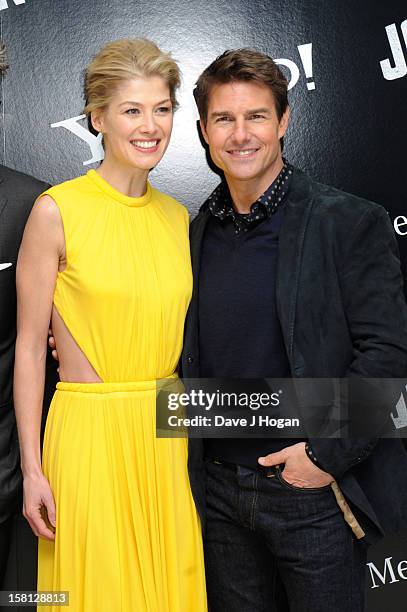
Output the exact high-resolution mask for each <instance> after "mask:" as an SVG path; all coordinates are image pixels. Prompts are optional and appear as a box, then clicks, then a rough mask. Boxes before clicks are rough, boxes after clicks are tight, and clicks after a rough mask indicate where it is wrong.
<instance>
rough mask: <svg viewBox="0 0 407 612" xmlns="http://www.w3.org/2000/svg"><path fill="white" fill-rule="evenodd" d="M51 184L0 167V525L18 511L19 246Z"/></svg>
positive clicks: (51, 377)
mask: <svg viewBox="0 0 407 612" xmlns="http://www.w3.org/2000/svg"><path fill="white" fill-rule="evenodd" d="M47 188H48V185H46V184H45V183H42V182H40V181H37V180H36V179H34V178H32V177H30V176H27V175H25V174H21V173H20V172H16V171H15V170H11V169H9V168H6V167H5V166H0V264H5V263H11V264H12V265H11V266H10V267H8V268H4V269H0V523H1V522H2V521H4V520H6V519H7V518H8V517H9V516H10V515H11V514H12V513H13V512H14V511H15V509H16V504H18V503H19V501H20V497H21V472H20V467H19V462H20V458H19V450H18V439H17V430H16V422H15V416H14V407H13V397H12V394H13V367H14V350H15V341H16V306H17V304H16V284H15V282H16V264H17V255H18V249H19V247H20V243H21V239H22V236H23V231H24V227H25V224H26V221H27V218H28V215H29V214H30V211H31V208H32V205H33V203H34V201H35V199H36V197H38V195H39V194H40V193H41V192H42V191H44V190H45V189H47ZM52 361H53V360H52V358H51V359H48V361H47V382H46V392H45V395H44V397H45V399H44V405H48V403H49V400H50V395H51V392H52V390H53V388H55V383H56V381H57V373H56V364H54V363H52Z"/></svg>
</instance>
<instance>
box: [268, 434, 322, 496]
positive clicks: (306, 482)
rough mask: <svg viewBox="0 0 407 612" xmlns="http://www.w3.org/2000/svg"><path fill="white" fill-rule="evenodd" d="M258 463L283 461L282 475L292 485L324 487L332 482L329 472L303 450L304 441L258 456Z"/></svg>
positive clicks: (279, 462) (278, 462) (273, 463)
mask: <svg viewBox="0 0 407 612" xmlns="http://www.w3.org/2000/svg"><path fill="white" fill-rule="evenodd" d="M258 461H259V463H260V465H263V466H266V467H268V466H272V465H280V464H281V463H284V466H285V467H284V470H283V472H282V476H283V478H284V480H286V481H287V482H288V483H289V484H291V485H293V487H300V488H304V489H307V488H311V489H312V488H317V487H324V486H325V485H329V484H330V483H331V482H333V480H334V478H333V476H331V474H328V473H327V472H324V471H323V470H320V469H319V467H317V466H316V465H315V464H314V463H313V462H312V461H311V459H310V458H309V457H308V456H307V453H306V452H305V442H298V444H293V445H292V446H287V447H286V448H283V449H282V450H281V451H279V452H278V453H271V454H270V455H267V456H266V457H259V459H258Z"/></svg>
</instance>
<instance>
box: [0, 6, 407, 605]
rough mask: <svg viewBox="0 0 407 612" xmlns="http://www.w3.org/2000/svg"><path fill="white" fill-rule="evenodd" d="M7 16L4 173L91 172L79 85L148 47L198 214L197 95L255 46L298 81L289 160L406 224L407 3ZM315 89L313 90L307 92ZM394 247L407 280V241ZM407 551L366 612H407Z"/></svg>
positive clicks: (173, 182)
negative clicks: (130, 46)
mask: <svg viewBox="0 0 407 612" xmlns="http://www.w3.org/2000/svg"><path fill="white" fill-rule="evenodd" d="M20 1H22V0H20ZM1 4H2V5H3V8H2V9H1V10H0V20H1V31H2V37H3V38H4V40H5V42H6V44H7V47H8V52H9V60H10V64H11V68H10V71H9V74H8V75H7V77H6V79H4V81H3V84H2V102H3V109H2V110H3V121H2V124H1V133H0V137H1V138H0V160H1V162H2V163H5V164H6V165H9V166H11V167H14V168H16V169H18V170H21V171H24V172H27V173H29V174H32V175H34V176H37V177H38V178H41V179H43V180H46V181H48V182H51V183H57V182H60V181H62V180H66V179H68V178H71V177H73V176H77V175H78V174H81V173H83V172H85V171H86V170H87V169H88V167H89V166H84V165H83V162H84V161H86V160H88V159H90V158H91V154H90V148H89V146H88V145H87V144H86V143H85V142H84V141H82V140H80V139H79V138H78V137H77V136H75V135H74V134H72V133H71V132H69V131H67V130H65V129H63V128H60V127H59V128H51V127H50V125H51V124H53V123H56V122H59V121H63V120H66V119H68V118H71V117H76V116H78V115H80V114H81V112H82V108H83V100H82V72H83V69H84V68H85V66H86V65H87V63H88V61H89V59H90V57H91V56H92V55H93V54H94V53H96V52H97V51H98V50H99V49H100V47H101V46H102V45H103V44H104V43H106V42H107V41H109V40H113V39H116V38H121V37H139V36H145V37H148V38H151V39H153V40H154V41H156V42H157V43H158V44H159V45H160V46H161V47H162V48H164V49H165V50H171V51H172V52H173V54H174V56H175V57H176V58H177V59H178V60H179V61H180V64H181V67H182V70H183V75H184V81H183V88H182V91H181V95H180V102H181V108H180V110H179V111H178V112H177V114H176V119H175V125H174V135H173V140H172V143H171V145H170V148H169V150H168V153H167V155H166V157H165V159H164V160H163V162H162V163H161V164H160V165H159V166H158V167H157V168H156V169H155V170H154V171H153V172H152V175H151V179H152V182H153V183H154V185H156V186H157V187H158V188H159V189H162V190H164V191H166V192H168V193H170V194H171V195H173V196H174V197H176V198H178V199H179V200H181V201H182V202H184V203H185V204H186V205H187V206H188V207H189V209H190V210H191V212H196V210H197V209H198V207H199V205H200V204H201V203H202V201H203V199H204V198H205V196H206V195H207V194H208V193H209V192H210V191H211V189H213V187H214V186H215V185H216V183H217V181H218V177H217V176H216V175H215V174H214V173H213V172H211V170H210V169H209V168H208V167H207V165H206V163H205V152H204V150H203V149H202V147H201V145H200V143H199V138H198V135H197V131H196V127H195V122H196V119H197V114H196V110H195V107H194V103H193V99H192V94H191V90H192V86H193V83H194V81H195V80H196V78H197V76H198V75H199V73H200V72H201V70H202V69H203V68H204V67H205V66H206V65H207V64H208V63H209V62H210V61H211V60H213V59H214V57H215V56H216V55H218V54H219V53H221V52H222V51H223V50H224V49H225V48H232V47H241V46H252V47H256V48H258V49H260V50H263V51H265V52H267V53H269V54H270V55H272V56H273V57H274V58H276V59H277V58H279V59H282V58H283V59H288V60H291V61H292V62H294V63H295V64H296V66H297V68H298V70H299V80H298V82H297V84H296V85H295V86H294V87H293V88H292V90H291V91H290V101H291V106H292V120H291V126H290V129H289V132H288V135H287V137H286V143H285V152H286V156H287V157H288V158H289V159H290V160H291V161H292V162H293V163H294V164H297V165H298V166H300V167H302V168H303V169H305V170H306V171H308V172H309V173H310V174H311V175H313V176H314V177H316V178H318V179H320V180H321V181H324V182H327V183H330V184H332V185H335V186H337V187H339V188H341V189H345V190H347V191H351V192H353V193H356V194H358V195H360V196H363V197H367V198H369V199H372V200H375V201H377V202H379V203H381V204H383V205H384V206H385V207H386V208H387V209H388V211H389V213H390V215H391V217H392V218H394V217H397V216H398V215H407V202H406V193H407V178H406V177H407V172H406V170H405V157H406V156H405V154H404V151H405V147H406V142H407V104H406V94H407V89H406V84H407V76H405V75H403V66H402V59H403V58H404V59H405V58H407V48H406V42H407V21H406V24H404V26H403V28H404V29H403V30H402V27H401V24H402V23H403V22H404V21H405V20H407V5H406V3H405V1H404V0H403V1H402V0H398V1H397V0H389V1H388V2H386V3H383V2H382V1H381V0H341V2H331V1H328V0H325V1H323V0H307V1H305V0H302V1H300V0H287V1H285V2H283V1H279V0H269V1H267V2H265V1H260V0H240V1H239V0H237V1H236V0H235V1H233V0H229V1H228V2H226V1H225V2H220V1H214V0H209V1H206V2H202V1H197V0H189V1H188V2H182V1H181V0H179V1H175V2H166V3H163V2H159V1H158V0H148V1H147V0H139V1H132V0H122V1H119V0H116V1H114V0H110V1H109V0H103V1H101V0H99V1H98V0H88V1H85V0H70V1H69V2H67V1H66V2H65V1H61V0H26V1H25V3H22V4H18V5H16V4H15V3H14V2H13V0H8V2H5V0H0V5H1ZM7 4H8V8H6V5H7ZM390 24H394V28H395V31H396V32H397V40H398V42H399V49H400V50H401V51H400V52H401V55H400V54H399V56H398V62H399V63H400V66H401V68H400V75H401V76H400V77H399V78H397V79H392V80H388V79H385V78H384V75H383V72H382V68H381V66H380V61H381V60H385V59H386V58H389V60H390V66H394V63H395V60H394V58H393V54H392V51H391V49H390V45H389V39H388V36H387V34H386V30H385V27H386V26H389V25H390ZM403 32H405V36H403ZM394 40H396V39H394ZM397 40H396V42H397ZM307 43H312V77H311V78H308V79H307V78H306V73H305V68H304V65H303V63H302V61H301V58H300V55H299V51H298V46H299V45H304V44H307ZM284 70H285V71H286V73H287V76H290V74H291V73H290V71H289V70H288V69H287V68H284ZM406 73H407V69H406ZM310 81H313V82H314V83H315V89H314V90H308V89H307V82H310ZM404 229H405V228H404ZM398 239H399V245H400V249H401V254H402V260H403V264H404V266H405V267H406V263H407V250H406V249H407V247H406V240H407V238H403V237H402V236H399V235H398ZM406 538H407V536H406V534H403V535H402V537H396V538H388V539H386V540H384V541H383V542H382V543H380V544H379V545H378V546H376V547H374V548H373V549H372V550H371V557H370V558H371V561H372V562H374V563H375V567H376V570H377V572H378V573H380V574H382V575H383V581H384V582H385V584H383V581H382V580H381V579H380V578H379V577H378V573H375V571H374V570H373V569H371V570H370V571H369V572H368V587H367V588H368V610H369V611H370V612H373V611H376V610H377V611H378V610H383V609H384V608H385V607H387V608H388V609H389V610H392V611H393V612H397V611H400V612H401V610H405V607H406V605H405V601H406V595H407V584H406V583H405V578H404V576H406V578H407V571H405V570H404V569H403V568H404V567H405V565H407V562H406V563H405V564H404V560H406V558H407V550H406V549H407V545H406ZM389 558H391V559H390V560H388V561H386V559H389ZM372 571H373V575H374V576H376V578H375V582H374V581H373V580H372V578H371V572H372ZM393 578H394V579H393ZM374 585H377V586H376V588H372V587H373V586H374Z"/></svg>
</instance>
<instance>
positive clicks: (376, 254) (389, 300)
mask: <svg viewBox="0 0 407 612" xmlns="http://www.w3.org/2000/svg"><path fill="white" fill-rule="evenodd" d="M338 275H339V281H340V285H341V295H342V300H343V304H344V309H345V312H346V315H347V320H348V326H349V330H350V333H351V337H352V341H353V359H352V362H351V364H350V366H349V368H348V371H347V373H346V376H347V377H348V378H349V383H350V386H349V389H350V395H349V410H350V415H351V417H352V416H353V415H352V409H353V410H356V404H357V409H358V410H359V411H361V407H362V409H363V415H362V416H363V417H364V418H366V419H368V420H369V422H368V424H367V427H366V429H367V430H368V431H369V434H368V435H367V436H366V437H353V438H342V439H335V440H333V439H317V438H311V439H310V445H311V447H312V449H313V451H314V453H315V455H316V457H317V459H318V462H319V463H320V464H321V466H322V467H323V468H324V469H325V470H326V471H327V472H329V473H330V474H332V475H333V476H335V477H336V478H339V477H340V476H341V475H342V474H344V473H345V472H346V471H347V470H348V469H350V468H351V467H353V466H354V465H357V464H358V463H360V462H361V461H363V460H364V459H365V458H366V457H368V455H369V454H370V452H371V451H372V449H373V448H374V446H375V444H376V442H377V437H375V436H374V435H372V431H373V429H374V426H375V427H376V430H377V434H376V435H377V436H380V430H381V426H383V427H384V426H385V425H386V422H387V421H389V420H390V412H391V411H392V409H393V408H394V406H395V405H396V403H397V401H398V399H399V397H400V394H401V390H402V388H403V386H404V382H405V381H403V380H402V379H405V378H406V377H407V306H406V303H405V298H404V292H403V279H402V275H401V270H400V260H399V254H398V247H397V242H396V239H395V236H394V230H393V227H392V224H391V221H390V219H389V216H388V215H387V213H386V211H385V210H384V209H382V208H381V207H378V206H374V205H373V206H372V207H371V209H369V210H367V211H366V212H365V214H364V215H363V216H362V218H361V219H360V221H359V223H358V224H357V225H356V227H355V228H354V230H353V234H352V236H351V239H350V241H349V247H348V249H347V252H346V256H345V258H344V260H343V264H342V267H341V268H340V269H339V271H338ZM357 378H358V379H359V381H357V380H356V379H357ZM360 378H365V379H369V382H368V383H366V394H365V396H366V398H369V405H367V402H365V405H363V399H362V400H361V397H360V395H361V392H362V391H363V383H362V382H361V381H360ZM371 379H381V380H377V381H373V380H371ZM383 379H384V380H383ZM390 379H392V380H390ZM352 389H353V390H354V392H353V394H352ZM352 402H353V404H352ZM359 416H360V415H359ZM372 423H374V426H372ZM361 435H362V436H364V435H365V434H363V433H362V434H361Z"/></svg>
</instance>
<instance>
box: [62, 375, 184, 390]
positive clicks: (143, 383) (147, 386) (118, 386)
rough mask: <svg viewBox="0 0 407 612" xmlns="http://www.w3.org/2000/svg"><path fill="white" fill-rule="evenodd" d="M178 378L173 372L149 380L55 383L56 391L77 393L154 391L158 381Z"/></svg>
mask: <svg viewBox="0 0 407 612" xmlns="http://www.w3.org/2000/svg"><path fill="white" fill-rule="evenodd" d="M171 379H178V374H177V373H176V372H174V373H173V374H170V375H169V376H163V377H161V378H152V379H150V380H134V381H124V382H96V383H79V382H63V381H60V382H58V383H57V387H56V388H57V391H77V392H79V393H122V392H126V393H128V392H132V391H134V392H137V391H155V390H156V389H157V384H161V383H160V381H163V382H165V381H169V380H171Z"/></svg>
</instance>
